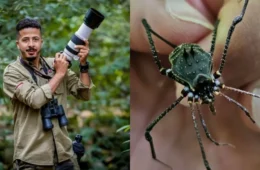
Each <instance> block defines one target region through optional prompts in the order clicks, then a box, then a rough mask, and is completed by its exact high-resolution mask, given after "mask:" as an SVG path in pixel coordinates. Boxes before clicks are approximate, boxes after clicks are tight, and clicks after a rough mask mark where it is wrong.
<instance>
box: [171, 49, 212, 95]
mask: <svg viewBox="0 0 260 170" xmlns="http://www.w3.org/2000/svg"><path fill="white" fill-rule="evenodd" d="M169 60H170V62H171V64H172V67H171V69H172V71H173V74H174V75H175V76H176V77H177V78H178V79H180V80H182V81H183V82H185V83H186V84H188V85H189V86H190V88H191V89H193V90H194V89H196V88H197V86H198V85H199V84H202V83H203V82H201V81H202V80H203V81H204V82H205V81H208V82H211V81H212V77H211V67H212V63H211V57H210V55H209V54H208V53H207V52H205V51H204V50H203V49H202V48H201V47H199V46H198V45H197V44H182V45H180V46H178V47H177V48H176V49H175V50H174V51H173V52H172V53H171V54H170V55H169Z"/></svg>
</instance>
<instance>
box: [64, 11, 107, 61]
mask: <svg viewBox="0 0 260 170" xmlns="http://www.w3.org/2000/svg"><path fill="white" fill-rule="evenodd" d="M104 18H105V17H104V15H102V14H101V13H100V12H98V11H97V10H95V9H94V8H90V9H89V10H88V11H87V13H86V15H85V18H84V22H83V23H82V24H81V26H80V28H79V29H78V30H77V31H76V33H75V34H74V35H73V36H72V37H71V40H70V41H69V43H68V44H67V46H66V47H65V49H64V52H63V54H64V55H65V56H66V58H67V60H68V61H71V60H72V59H74V60H78V59H79V57H78V56H77V54H78V53H79V50H78V49H75V48H74V46H75V45H85V42H84V39H88V38H89V36H90V34H91V32H92V31H93V30H94V29H96V28H98V26H99V25H100V24H101V22H102V21H103V20H104Z"/></svg>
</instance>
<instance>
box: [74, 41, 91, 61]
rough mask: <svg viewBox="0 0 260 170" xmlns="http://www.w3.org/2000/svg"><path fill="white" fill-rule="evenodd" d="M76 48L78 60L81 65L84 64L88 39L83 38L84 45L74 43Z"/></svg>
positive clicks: (87, 49)
mask: <svg viewBox="0 0 260 170" xmlns="http://www.w3.org/2000/svg"><path fill="white" fill-rule="evenodd" d="M75 48H76V49H79V53H78V56H79V62H80V64H81V65H85V64H86V60H87V56H88V53H89V42H88V40H85V45H76V46H75Z"/></svg>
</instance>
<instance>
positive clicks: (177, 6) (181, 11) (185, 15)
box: [165, 0, 214, 30]
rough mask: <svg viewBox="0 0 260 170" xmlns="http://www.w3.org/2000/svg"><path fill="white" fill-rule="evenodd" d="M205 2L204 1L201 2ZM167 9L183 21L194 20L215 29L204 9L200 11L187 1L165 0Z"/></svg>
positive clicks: (172, 15)
mask: <svg viewBox="0 0 260 170" xmlns="http://www.w3.org/2000/svg"><path fill="white" fill-rule="evenodd" d="M200 3H201V4H203V3H202V2H200ZM165 9H166V11H167V12H168V13H169V14H170V16H171V17H172V18H177V19H179V20H182V21H186V22H192V23H195V24H199V25H201V26H203V27H206V28H208V29H210V30H213V29H214V26H213V24H211V23H210V21H208V19H207V18H206V17H205V16H204V15H203V12H205V11H204V10H201V11H199V10H198V9H196V8H194V7H193V6H191V5H190V4H189V3H188V2H186V1H178V2H176V1H172V0H166V1H165Z"/></svg>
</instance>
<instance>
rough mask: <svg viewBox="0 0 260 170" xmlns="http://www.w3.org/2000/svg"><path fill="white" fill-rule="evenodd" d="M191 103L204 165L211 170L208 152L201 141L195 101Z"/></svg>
mask: <svg viewBox="0 0 260 170" xmlns="http://www.w3.org/2000/svg"><path fill="white" fill-rule="evenodd" d="M189 105H190V109H191V114H192V120H193V124H194V128H195V131H196V135H197V139H198V142H199V146H200V151H201V154H202V158H203V162H204V165H205V167H206V168H207V170H211V168H210V166H209V162H208V161H207V158H206V153H205V150H204V147H203V144H202V141H201V136H200V132H199V128H198V125H197V121H196V116H195V111H194V107H193V102H189Z"/></svg>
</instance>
